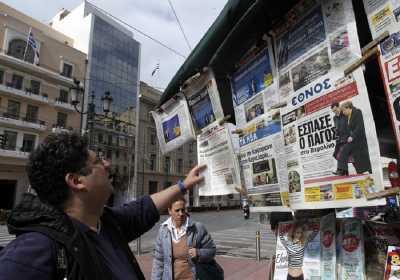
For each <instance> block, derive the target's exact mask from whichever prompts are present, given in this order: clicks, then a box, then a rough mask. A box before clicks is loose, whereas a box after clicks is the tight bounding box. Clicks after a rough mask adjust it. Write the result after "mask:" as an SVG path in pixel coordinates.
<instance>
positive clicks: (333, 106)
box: [331, 102, 339, 109]
mask: <svg viewBox="0 0 400 280" xmlns="http://www.w3.org/2000/svg"><path fill="white" fill-rule="evenodd" d="M335 107H339V102H334V103H332V104H331V109H333V108H335Z"/></svg>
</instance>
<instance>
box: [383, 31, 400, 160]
mask: <svg viewBox="0 0 400 280" xmlns="http://www.w3.org/2000/svg"><path fill="white" fill-rule="evenodd" d="M397 31H399V32H395V33H393V34H391V35H390V37H389V38H388V39H386V40H385V41H384V42H382V43H381V44H380V46H379V48H380V51H381V55H380V56H379V65H380V69H381V72H382V75H383V77H384V84H385V92H386V97H387V100H388V107H389V112H390V115H391V117H392V123H393V130H394V132H395V135H396V141H397V150H398V151H399V152H400V26H398V27H397Z"/></svg>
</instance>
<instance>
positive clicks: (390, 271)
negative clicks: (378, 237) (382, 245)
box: [383, 246, 400, 280]
mask: <svg viewBox="0 0 400 280" xmlns="http://www.w3.org/2000/svg"><path fill="white" fill-rule="evenodd" d="M383 279H384V280H398V279H400V247H396V246H389V247H388V251H387V258H386V267H385V278H383Z"/></svg>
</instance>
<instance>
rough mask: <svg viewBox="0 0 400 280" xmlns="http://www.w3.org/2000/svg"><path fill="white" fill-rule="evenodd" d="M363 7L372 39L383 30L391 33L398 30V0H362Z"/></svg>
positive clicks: (399, 24)
mask: <svg viewBox="0 0 400 280" xmlns="http://www.w3.org/2000/svg"><path fill="white" fill-rule="evenodd" d="M364 8H365V13H366V14H367V17H368V23H369V28H370V29H371V33H372V38H373V39H375V38H376V37H378V36H379V35H381V34H382V33H383V32H385V31H389V33H390V34H392V33H393V32H397V31H399V30H400V22H399V21H400V1H398V0H364Z"/></svg>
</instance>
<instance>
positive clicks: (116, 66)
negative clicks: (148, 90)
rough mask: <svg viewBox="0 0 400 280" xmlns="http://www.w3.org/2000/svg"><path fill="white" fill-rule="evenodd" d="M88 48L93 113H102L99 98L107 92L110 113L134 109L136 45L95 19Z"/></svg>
mask: <svg viewBox="0 0 400 280" xmlns="http://www.w3.org/2000/svg"><path fill="white" fill-rule="evenodd" d="M91 44H92V46H91V47H90V48H89V49H90V50H91V51H89V57H88V59H89V69H88V81H87V83H88V85H87V86H88V92H89V95H91V94H92V93H94V95H95V104H96V112H98V113H102V110H103V109H102V101H101V97H102V96H104V93H105V92H107V91H109V92H110V93H111V96H112V98H113V102H112V112H115V113H117V114H118V113H123V112H126V111H127V110H128V109H129V108H132V107H136V101H137V91H138V67H139V43H138V42H137V41H136V40H134V39H133V37H132V36H128V35H127V34H126V33H124V32H122V31H121V30H119V29H117V28H116V27H114V26H113V25H111V24H109V23H108V22H106V21H105V20H103V19H102V18H100V17H98V16H95V17H94V24H93V29H92V40H91Z"/></svg>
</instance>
